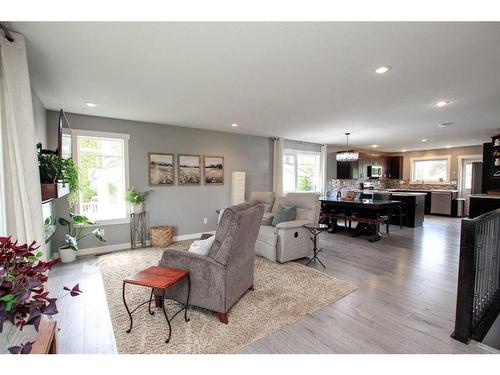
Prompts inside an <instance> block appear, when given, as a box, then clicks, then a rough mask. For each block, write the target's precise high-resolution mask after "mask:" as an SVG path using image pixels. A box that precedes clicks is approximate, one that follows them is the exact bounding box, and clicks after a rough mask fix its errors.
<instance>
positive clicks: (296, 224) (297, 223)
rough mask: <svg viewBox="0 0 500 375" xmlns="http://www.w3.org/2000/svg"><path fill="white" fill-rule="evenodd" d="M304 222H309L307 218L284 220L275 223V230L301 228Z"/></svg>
mask: <svg viewBox="0 0 500 375" xmlns="http://www.w3.org/2000/svg"><path fill="white" fill-rule="evenodd" d="M304 224H311V222H310V221H309V220H293V221H285V222H283V223H279V224H278V225H276V230H278V229H297V228H302V226H303V225H304Z"/></svg>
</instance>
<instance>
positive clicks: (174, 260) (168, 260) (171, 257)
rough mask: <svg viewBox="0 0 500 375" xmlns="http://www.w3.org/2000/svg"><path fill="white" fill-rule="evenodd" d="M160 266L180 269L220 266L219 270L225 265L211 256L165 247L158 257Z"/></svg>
mask: <svg viewBox="0 0 500 375" xmlns="http://www.w3.org/2000/svg"><path fill="white" fill-rule="evenodd" d="M160 266H164V267H172V268H182V269H188V270H189V269H193V268H199V267H200V266H203V267H210V268H220V269H221V270H222V269H224V268H225V266H224V265H223V264H221V263H219V262H217V261H215V260H214V259H212V258H209V257H207V256H204V255H200V254H195V253H190V252H189V251H185V250H174V249H167V250H165V251H164V252H163V254H162V256H161V259H160Z"/></svg>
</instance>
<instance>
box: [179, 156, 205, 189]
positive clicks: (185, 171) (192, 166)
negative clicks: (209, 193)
mask: <svg viewBox="0 0 500 375" xmlns="http://www.w3.org/2000/svg"><path fill="white" fill-rule="evenodd" d="M177 165H178V167H177V168H178V173H177V178H178V179H179V185H200V184H201V157H200V156H199V155H179V160H178V164H177Z"/></svg>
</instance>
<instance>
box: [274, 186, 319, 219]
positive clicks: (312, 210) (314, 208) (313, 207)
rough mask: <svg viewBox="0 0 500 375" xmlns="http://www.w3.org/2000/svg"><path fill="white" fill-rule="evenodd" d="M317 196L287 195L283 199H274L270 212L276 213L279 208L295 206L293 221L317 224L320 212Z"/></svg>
mask: <svg viewBox="0 0 500 375" xmlns="http://www.w3.org/2000/svg"><path fill="white" fill-rule="evenodd" d="M319 196H320V195H319V194H316V193H288V194H287V195H286V196H285V197H278V198H276V200H275V201H274V206H273V209H272V212H278V211H279V209H280V206H285V207H289V206H297V217H296V218H295V220H307V221H310V222H312V223H317V222H318V220H319V211H320V202H319Z"/></svg>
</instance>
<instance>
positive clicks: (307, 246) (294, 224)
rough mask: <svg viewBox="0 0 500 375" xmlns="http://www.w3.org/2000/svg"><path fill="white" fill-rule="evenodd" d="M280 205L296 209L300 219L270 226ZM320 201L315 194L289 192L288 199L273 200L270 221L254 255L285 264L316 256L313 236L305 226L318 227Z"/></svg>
mask: <svg viewBox="0 0 500 375" xmlns="http://www.w3.org/2000/svg"><path fill="white" fill-rule="evenodd" d="M281 206H284V207H286V206H296V207H297V217H296V218H295V220H294V221H288V222H284V223H280V224H278V225H276V227H273V226H271V221H272V219H273V216H274V214H275V213H276V212H278V211H279V210H280V207H281ZM319 211H320V202H319V194H316V193H289V194H288V195H287V196H285V197H277V198H276V199H275V200H274V203H273V206H272V209H271V213H270V216H269V221H268V222H266V221H263V222H262V223H261V227H260V230H259V235H258V237H257V241H256V243H255V254H257V255H259V256H261V257H264V258H266V259H268V260H270V261H272V262H280V263H285V262H289V261H291V260H295V259H299V258H303V257H308V256H311V255H312V253H313V249H312V248H313V246H312V241H311V239H310V233H309V232H308V231H307V230H306V229H305V228H304V227H303V225H304V224H311V223H313V224H317V223H318V220H319Z"/></svg>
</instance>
